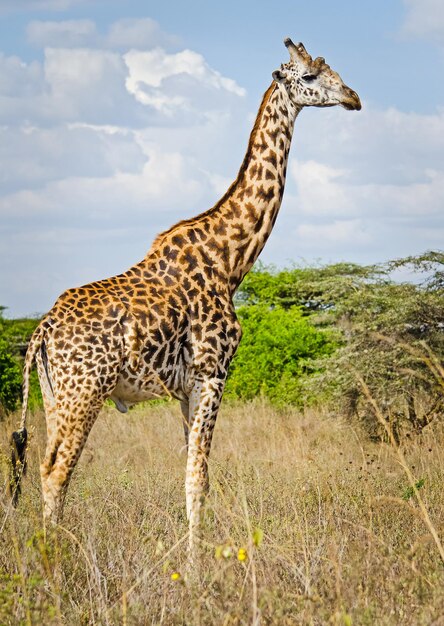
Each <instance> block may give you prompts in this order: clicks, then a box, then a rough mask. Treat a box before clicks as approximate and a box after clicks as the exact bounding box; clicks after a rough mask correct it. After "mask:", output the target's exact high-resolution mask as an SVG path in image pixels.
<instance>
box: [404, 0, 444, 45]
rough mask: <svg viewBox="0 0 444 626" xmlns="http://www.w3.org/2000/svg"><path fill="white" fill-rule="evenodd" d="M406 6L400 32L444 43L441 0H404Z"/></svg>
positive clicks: (443, 15)
mask: <svg viewBox="0 0 444 626" xmlns="http://www.w3.org/2000/svg"><path fill="white" fill-rule="evenodd" d="M404 4H405V6H406V8H407V13H406V16H405V20H404V23H403V25H402V27H401V32H402V33H403V34H404V35H407V36H409V37H419V38H423V39H428V40H432V41H434V42H436V43H438V44H441V45H444V11H443V3H442V0H404Z"/></svg>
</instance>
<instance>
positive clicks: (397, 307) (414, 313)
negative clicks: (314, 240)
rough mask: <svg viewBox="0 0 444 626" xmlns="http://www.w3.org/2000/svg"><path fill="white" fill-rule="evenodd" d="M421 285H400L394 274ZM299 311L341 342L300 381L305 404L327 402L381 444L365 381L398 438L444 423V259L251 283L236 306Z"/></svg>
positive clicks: (264, 272)
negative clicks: (409, 274)
mask: <svg viewBox="0 0 444 626" xmlns="http://www.w3.org/2000/svg"><path fill="white" fill-rule="evenodd" d="M405 269H408V270H412V269H413V270H415V272H416V276H417V277H418V276H420V277H421V276H422V278H423V279H422V281H419V282H418V281H416V282H412V281H410V282H406V281H404V282H401V281H399V280H398V281H395V280H394V278H393V272H394V271H395V270H396V271H398V272H399V270H405ZM259 302H262V303H264V304H266V305H267V306H268V307H269V308H272V307H273V306H281V307H283V308H287V309H288V308H291V307H293V306H296V305H298V306H300V307H301V310H302V311H303V312H304V313H305V315H306V316H307V317H308V319H309V322H310V324H312V325H313V326H315V327H318V328H323V329H324V330H327V331H329V332H330V333H331V334H330V336H332V334H334V335H335V336H336V341H337V344H338V349H337V350H335V351H330V353H329V354H324V355H323V356H322V357H321V358H320V359H317V360H316V361H315V362H314V363H313V365H312V367H311V371H310V375H306V376H305V377H303V378H302V379H300V381H299V388H298V393H299V400H300V402H304V403H307V402H309V403H310V402H311V403H325V402H328V403H329V404H330V405H332V406H334V407H335V408H336V409H337V410H338V411H340V412H342V413H344V412H345V413H346V414H347V415H357V416H358V417H359V418H360V419H361V420H363V421H364V422H365V424H366V426H367V428H368V429H369V430H370V431H371V433H372V434H374V435H375V436H379V435H380V429H379V426H378V424H377V422H376V420H375V419H374V416H373V412H372V411H371V410H370V408H369V404H368V401H367V399H366V397H365V395H364V394H363V393H362V390H361V388H360V385H359V377H362V378H363V379H364V380H365V382H366V384H367V386H368V388H369V389H370V391H371V393H372V395H373V397H374V399H375V400H376V401H377V402H378V403H379V405H380V407H381V408H382V409H383V412H384V414H385V415H386V417H387V419H388V420H390V421H391V422H392V424H393V426H394V430H395V432H400V431H401V430H402V428H403V427H404V426H405V425H408V427H409V428H410V429H414V430H415V431H417V432H418V431H420V430H421V429H422V428H424V426H425V425H427V424H428V423H429V422H430V421H431V420H432V419H433V418H435V417H436V416H439V415H441V413H442V410H443V403H442V400H441V396H442V391H443V377H442V375H441V373H442V371H443V370H442V367H441V363H442V360H443V358H444V332H443V331H444V324H443V310H444V255H443V254H442V253H440V252H428V253H425V254H423V255H420V256H417V257H408V258H406V259H398V260H396V261H392V262H390V263H387V264H385V265H379V266H359V265H356V264H349V263H341V264H335V265H328V266H324V267H311V268H299V267H295V268H291V269H287V270H283V271H276V270H275V269H274V268H265V267H258V268H256V270H255V271H253V272H252V273H251V274H249V275H247V277H246V279H245V281H244V282H243V284H242V286H241V288H240V291H239V294H238V303H240V304H241V305H243V306H247V307H248V306H252V305H256V304H257V303H259Z"/></svg>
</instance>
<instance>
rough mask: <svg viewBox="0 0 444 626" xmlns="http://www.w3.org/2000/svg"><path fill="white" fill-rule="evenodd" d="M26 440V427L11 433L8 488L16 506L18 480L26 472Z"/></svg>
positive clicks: (19, 488)
mask: <svg viewBox="0 0 444 626" xmlns="http://www.w3.org/2000/svg"><path fill="white" fill-rule="evenodd" d="M27 442H28V432H27V430H26V428H20V430H16V431H15V432H13V433H12V437H11V476H10V481H9V489H10V494H11V497H12V505H13V506H14V507H16V506H17V502H18V498H19V495H20V493H21V486H20V482H21V479H22V476H23V474H25V473H26V444H27Z"/></svg>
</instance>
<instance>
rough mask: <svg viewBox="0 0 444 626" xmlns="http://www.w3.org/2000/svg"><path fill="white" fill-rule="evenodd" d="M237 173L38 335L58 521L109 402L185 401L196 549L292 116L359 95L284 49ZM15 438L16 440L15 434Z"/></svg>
mask: <svg viewBox="0 0 444 626" xmlns="http://www.w3.org/2000/svg"><path fill="white" fill-rule="evenodd" d="M285 43H286V46H287V48H288V50H289V52H290V62H289V63H287V64H284V65H282V66H281V69H280V70H277V71H276V72H274V73H273V78H274V80H273V82H272V84H271V86H270V87H269V89H268V90H267V91H266V93H265V95H264V97H263V100H262V103H261V106H260V108H259V112H258V115H257V118H256V122H255V125H254V128H253V131H252V133H251V136H250V141H249V145H248V149H247V153H246V155H245V158H244V161H243V163H242V165H241V168H240V170H239V174H238V176H237V178H236V180H235V181H234V183H233V184H232V185H231V186H230V188H229V189H228V191H227V192H226V194H225V195H224V196H223V197H222V198H221V199H220V201H219V202H218V203H217V204H216V205H215V206H214V207H213V208H211V209H210V210H208V211H206V212H205V213H202V214H200V215H198V216H197V217H194V218H191V219H188V220H185V221H183V222H179V223H178V224H176V225H175V226H173V227H172V228H170V229H169V230H167V231H166V232H164V233H162V234H161V235H159V236H158V237H157V239H156V240H155V241H154V243H153V245H152V247H151V249H150V251H149V252H148V254H147V255H146V257H145V258H144V259H143V260H142V261H141V262H140V263H138V264H137V265H135V266H133V267H131V268H130V269H129V270H128V271H126V272H125V273H123V274H120V275H119V276H114V277H112V278H108V279H105V280H101V281H97V282H94V283H90V284H88V285H85V286H83V287H79V288H75V289H70V290H68V291H66V292H65V293H64V294H62V295H61V296H60V298H59V299H58V300H57V302H56V303H55V305H54V306H53V308H52V309H51V310H50V311H49V313H48V314H47V315H46V316H45V318H44V319H43V320H42V322H41V323H40V325H39V327H38V328H37V330H36V331H35V333H34V335H33V337H32V339H31V342H30V345H29V349H28V353H27V357H26V360H25V369H24V404H23V416H22V429H24V428H25V419H26V402H27V394H28V384H29V383H28V378H29V371H30V368H31V366H32V363H33V361H34V359H35V360H36V362H37V369H38V374H39V380H40V384H41V388H42V393H43V399H44V406H45V413H46V420H47V436H48V440H47V448H46V453H45V458H44V460H43V463H42V465H41V476H42V487H43V499H44V514H45V516H46V517H47V518H49V519H52V520H54V521H57V520H58V519H59V517H60V515H61V512H62V507H63V498H64V494H65V492H66V489H67V486H68V483H69V479H70V476H71V474H72V471H73V469H74V467H75V465H76V463H77V461H78V458H79V457H80V454H81V452H82V449H83V447H84V444H85V442H86V440H87V437H88V434H89V432H90V430H91V427H92V425H93V424H94V421H95V419H96V417H97V415H98V413H99V411H100V408H101V407H102V405H103V402H104V400H105V399H107V398H111V399H112V400H114V402H115V404H116V406H117V408H118V409H119V410H120V411H122V412H125V411H126V410H127V408H128V407H129V406H130V405H132V404H134V403H136V402H140V401H143V400H148V399H150V398H155V397H160V396H164V395H170V396H172V397H174V398H177V399H178V400H180V402H181V407H182V412H183V417H184V431H185V438H186V443H187V448H188V457H187V468H186V483H185V490H186V504H187V514H188V518H189V521H190V548H191V549H193V546H194V544H195V540H196V536H197V531H198V526H199V518H200V510H201V506H202V502H203V499H204V496H205V493H206V491H207V489H208V466H207V462H208V455H209V452H210V447H211V438H212V433H213V429H214V424H215V421H216V416H217V412H218V409H219V405H220V401H221V398H222V393H223V388H224V384H225V379H226V376H227V371H228V366H229V363H230V361H231V359H232V357H233V355H234V353H235V351H236V348H237V346H238V344H239V341H240V338H241V328H240V325H239V322H238V320H237V318H236V313H235V310H234V306H233V295H234V292H235V290H236V288H237V287H238V285H239V284H240V282H241V281H242V279H243V277H244V276H245V274H246V273H247V272H248V271H249V269H250V268H251V266H252V265H253V263H254V262H255V260H256V259H257V257H258V255H259V254H260V252H261V250H262V248H263V246H264V245H265V242H266V240H267V239H268V236H269V235H270V232H271V230H272V228H273V226H274V223H275V220H276V217H277V215H278V211H279V208H280V204H281V200H282V195H283V191H284V185H285V175H286V166H287V160H288V153H289V149H290V143H291V138H292V134H293V125H294V121H295V119H296V116H297V114H298V113H299V112H300V110H301V109H302V108H303V107H304V106H310V105H316V106H333V105H335V104H342V105H343V106H344V107H345V108H351V109H359V108H360V102H359V98H358V96H357V94H356V93H355V92H353V91H352V90H351V89H350V88H349V87H347V86H346V85H344V83H343V82H342V80H341V79H340V77H339V76H338V75H337V74H336V73H335V72H333V71H332V70H331V69H330V68H329V67H328V65H326V64H325V62H324V60H323V59H315V60H314V61H313V60H312V58H311V57H310V56H309V55H308V53H307V52H306V51H305V48H304V47H303V46H302V44H298V45H295V44H293V43H292V42H291V40H286V42H285ZM19 432H20V431H19Z"/></svg>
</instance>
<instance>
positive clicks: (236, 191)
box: [140, 82, 301, 295]
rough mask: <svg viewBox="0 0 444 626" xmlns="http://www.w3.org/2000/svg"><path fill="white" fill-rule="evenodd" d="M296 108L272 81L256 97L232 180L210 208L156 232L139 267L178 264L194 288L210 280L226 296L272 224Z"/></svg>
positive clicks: (233, 289) (282, 180) (279, 194)
mask: <svg viewBox="0 0 444 626" xmlns="http://www.w3.org/2000/svg"><path fill="white" fill-rule="evenodd" d="M300 110H301V107H300V108H296V107H295V106H294V105H293V104H292V102H291V101H290V99H289V97H288V95H287V92H286V90H285V88H284V87H282V86H281V85H279V84H277V83H275V82H273V83H272V84H271V86H270V87H269V88H268V90H267V91H266V92H265V94H264V97H263V99H262V103H261V106H260V107H259V112H258V114H257V117H256V121H255V124H254V127H253V130H252V132H251V135H250V140H249V143H248V149H247V152H246V154H245V157H244V160H243V163H242V165H241V167H240V170H239V173H238V175H237V178H236V180H235V181H234V182H233V184H232V185H231V186H230V187H229V189H228V191H227V192H226V193H225V195H224V196H223V197H222V198H221V199H220V200H219V202H217V204H216V205H215V206H214V207H213V208H211V209H209V210H208V211H206V212H205V213H201V214H200V215H197V216H196V217H193V218H191V219H188V220H184V221H182V222H179V223H178V224H176V225H175V226H173V227H172V228H170V229H169V230H167V231H165V232H164V233H161V234H160V235H159V236H158V237H157V238H156V240H155V241H154V243H153V246H152V248H151V250H150V251H149V253H148V255H147V257H145V259H144V260H143V261H142V263H141V264H140V265H143V266H144V268H147V269H151V271H152V272H156V273H158V272H159V267H158V266H160V264H161V267H160V271H161V272H162V273H164V272H165V271H167V269H166V268H167V267H168V265H169V264H170V263H173V265H176V264H179V266H180V268H181V270H183V271H184V272H185V274H186V275H187V276H189V277H190V278H191V279H193V277H197V278H195V279H196V281H198V282H199V284H201V283H202V284H203V283H204V281H208V280H210V281H211V280H215V281H216V282H217V283H218V285H219V286H220V287H222V288H223V289H226V290H227V291H228V293H229V294H231V295H232V294H233V293H234V291H235V290H236V288H237V287H238V286H239V284H240V282H241V281H242V279H243V277H244V276H245V274H246V273H247V272H248V271H249V270H250V268H251V267H252V265H253V263H254V262H255V261H256V259H257V257H258V256H259V254H260V252H261V251H262V248H263V247H264V245H265V242H266V241H267V239H268V236H269V235H270V233H271V230H272V229H273V226H274V223H275V221H276V217H277V214H278V212H279V208H280V206H281V201H282V196H283V193H284V186H285V176H286V169H287V160H288V152H289V150H290V143H291V138H292V134H293V126H294V121H295V119H296V116H297V114H298V113H299V111H300ZM202 270H203V273H202ZM171 271H173V270H171ZM175 271H176V270H174V271H173V273H174V272H175ZM198 279H199V280H198Z"/></svg>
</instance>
